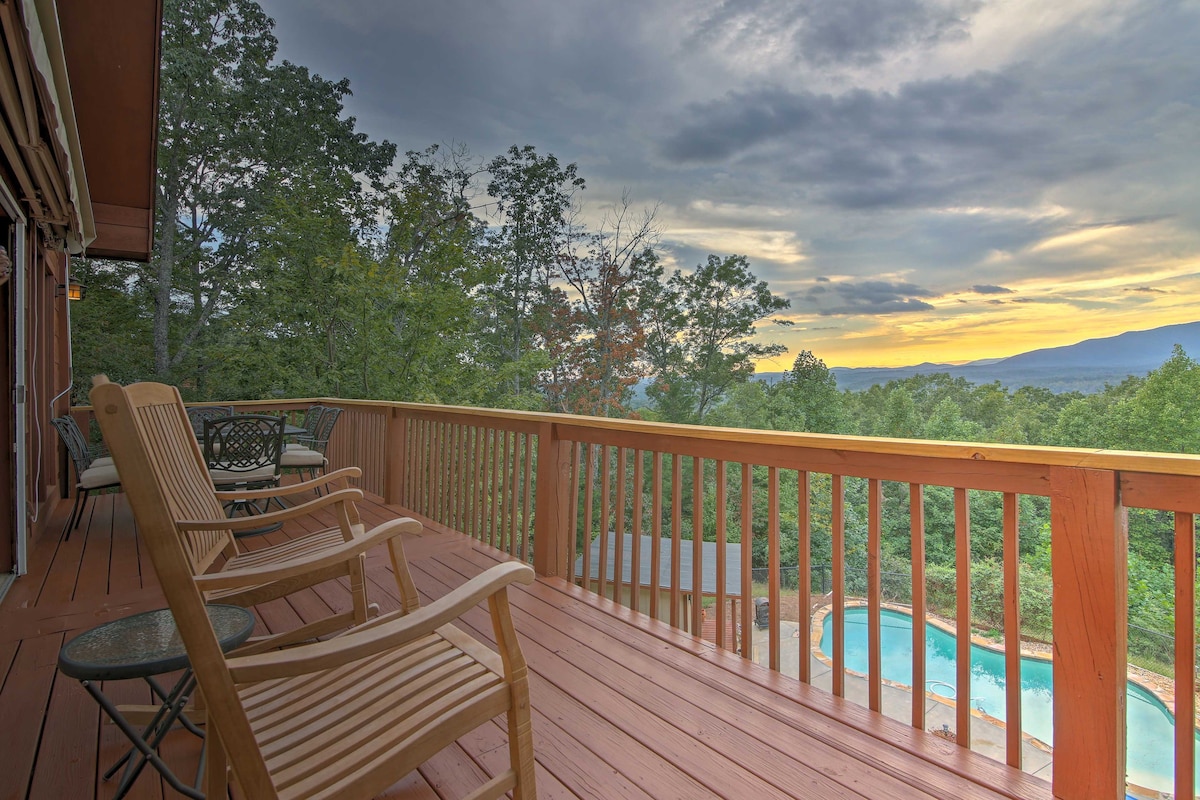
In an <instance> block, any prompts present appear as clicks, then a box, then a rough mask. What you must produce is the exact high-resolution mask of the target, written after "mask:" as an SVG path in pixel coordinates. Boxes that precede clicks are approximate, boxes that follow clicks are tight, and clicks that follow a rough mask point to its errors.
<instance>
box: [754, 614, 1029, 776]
mask: <svg viewBox="0 0 1200 800" xmlns="http://www.w3.org/2000/svg"><path fill="white" fill-rule="evenodd" d="M779 628H780V644H781V646H780V654H779V670H780V672H781V673H783V674H784V675H788V676H790V677H793V678H799V676H800V658H801V653H803V654H804V655H805V656H807V657H808V659H809V668H810V674H811V675H812V684H813V686H816V687H817V688H819V689H823V690H825V691H832V689H833V670H832V668H831V667H830V666H829V665H828V664H826V663H825V662H823V661H822V660H820V659H819V658H817V657H816V656H815V655H813V654H812V651H811V647H810V643H809V639H808V637H807V636H806V637H803V638H802V637H800V624H799V623H797V622H787V621H781V622H780V623H779ZM768 639H769V632H768V631H767V630H766V629H762V628H759V627H758V626H754V636H753V639H752V641H753V646H754V661H755V663H757V664H762V665H766V663H767V652H768V649H767V648H768ZM844 685H845V690H846V691H845V696H846V699H848V700H850V701H852V702H854V703H858V704H859V705H862V706H864V707H865V706H867V705H868V699H867V689H868V687H867V679H866V678H865V677H861V676H859V675H857V674H855V673H853V672H846V678H845V683H844ZM882 688H883V693H882V700H883V702H882V709H881V710H882V711H883V713H884V714H885V715H887V716H889V717H891V718H893V719H896V720H899V721H901V722H906V723H907V722H910V721H911V720H912V691H911V690H909V689H902V688H900V687H898V686H893V685H889V684H886V683H885V684H884V685H883V687H882ZM955 724H956V723H955V710H954V706H953V705H951V704H950V703H947V702H944V701H941V700H936V699H934V698H932V697H929V696H928V695H927V696H926V697H925V728H926V730H930V731H937V730H941V729H942V726H943V725H945V726H947V727H948V728H949V730H951V731H953V730H954V729H955ZM971 749H972V750H974V751H975V752H977V753H982V754H983V755H986V756H989V757H990V758H994V759H996V760H997V761H1001V762H1003V761H1004V760H1005V758H1006V755H1005V752H1006V751H1005V729H1004V728H1003V727H1001V726H1000V725H997V724H995V723H994V722H990V721H988V720H987V719H984V718H982V717H979V716H973V717H972V718H971ZM1021 759H1022V769H1024V770H1025V771H1026V772H1029V773H1032V774H1034V775H1037V776H1038V777H1042V778H1046V779H1047V780H1049V779H1050V778H1051V775H1052V757H1051V754H1050V753H1047V752H1046V751H1045V750H1042V749H1040V748H1038V747H1036V746H1035V745H1033V744H1031V743H1030V742H1029V741H1025V742H1024V743H1023V744H1022V745H1021Z"/></svg>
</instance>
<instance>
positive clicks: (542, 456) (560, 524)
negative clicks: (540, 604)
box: [533, 422, 571, 577]
mask: <svg viewBox="0 0 1200 800" xmlns="http://www.w3.org/2000/svg"><path fill="white" fill-rule="evenodd" d="M570 453H571V443H570V442H565V441H560V440H559V439H558V438H557V435H556V431H555V426H554V424H553V423H550V422H547V423H543V424H541V425H540V426H539V428H538V445H537V485H536V490H537V497H536V498H535V500H534V517H533V569H534V571H535V572H537V574H538V575H543V576H546V577H565V576H568V575H569V572H568V565H567V563H566V560H567V553H568V552H569V551H568V548H567V536H568V535H569V532H570V529H571V526H570V509H571V502H570V494H569V493H570V489H569V486H570V480H571V458H570Z"/></svg>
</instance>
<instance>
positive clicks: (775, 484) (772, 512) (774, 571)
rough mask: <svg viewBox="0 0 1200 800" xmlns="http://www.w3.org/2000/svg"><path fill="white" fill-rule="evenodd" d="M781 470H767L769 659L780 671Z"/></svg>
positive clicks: (770, 468) (773, 667)
mask: <svg viewBox="0 0 1200 800" xmlns="http://www.w3.org/2000/svg"><path fill="white" fill-rule="evenodd" d="M779 567H780V564H779V468H778V467H768V468H767V569H768V575H767V617H768V619H769V620H770V623H769V630H768V632H767V651H768V654H767V658H768V659H769V664H770V667H771V669H773V670H774V671H776V672H778V671H779V650H780V642H779Z"/></svg>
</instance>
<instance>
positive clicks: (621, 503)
mask: <svg viewBox="0 0 1200 800" xmlns="http://www.w3.org/2000/svg"><path fill="white" fill-rule="evenodd" d="M615 511H616V525H615V531H614V536H613V602H616V603H620V602H621V586H622V584H623V583H624V578H625V574H624V573H625V570H624V566H625V448H624V447H618V448H617V500H616V508H615Z"/></svg>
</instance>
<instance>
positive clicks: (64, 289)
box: [54, 278, 83, 300]
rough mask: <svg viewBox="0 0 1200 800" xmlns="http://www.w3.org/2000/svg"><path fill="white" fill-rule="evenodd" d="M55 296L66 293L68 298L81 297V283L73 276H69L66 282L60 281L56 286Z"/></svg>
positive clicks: (78, 298) (76, 298)
mask: <svg viewBox="0 0 1200 800" xmlns="http://www.w3.org/2000/svg"><path fill="white" fill-rule="evenodd" d="M54 294H55V296H60V295H64V294H65V295H66V296H67V299H68V300H82V299H83V284H82V283H80V282H79V281H77V280H75V279H74V278H69V279H68V280H67V282H66V283H60V284H59V285H58V288H57V289H55V290H54Z"/></svg>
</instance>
